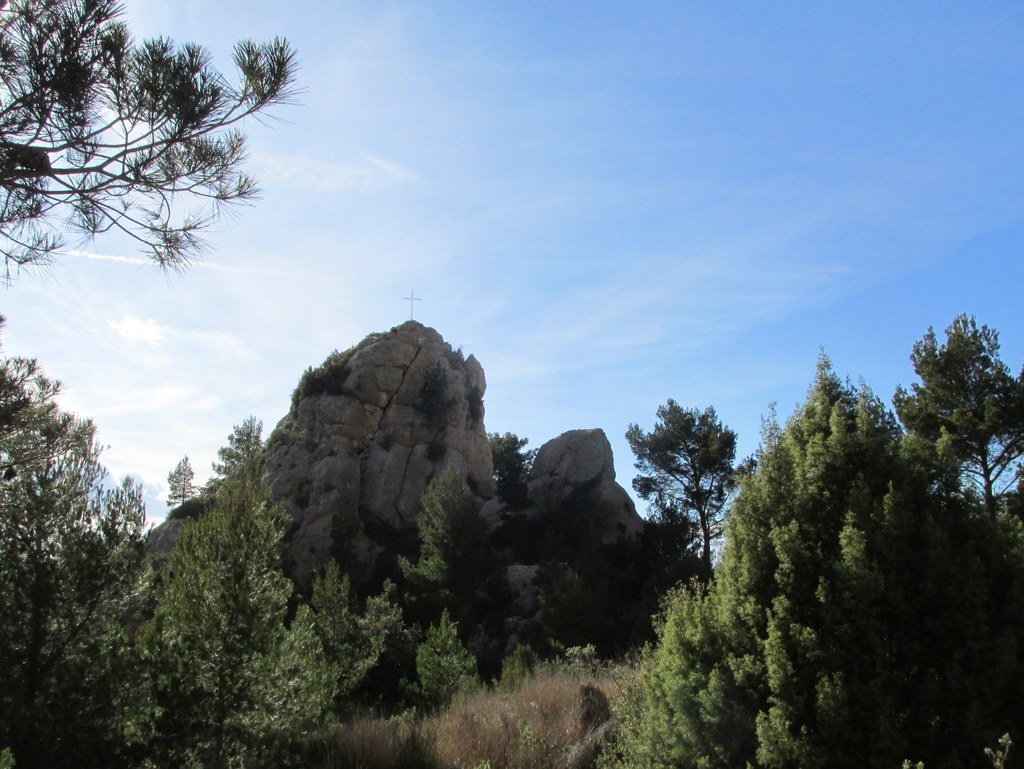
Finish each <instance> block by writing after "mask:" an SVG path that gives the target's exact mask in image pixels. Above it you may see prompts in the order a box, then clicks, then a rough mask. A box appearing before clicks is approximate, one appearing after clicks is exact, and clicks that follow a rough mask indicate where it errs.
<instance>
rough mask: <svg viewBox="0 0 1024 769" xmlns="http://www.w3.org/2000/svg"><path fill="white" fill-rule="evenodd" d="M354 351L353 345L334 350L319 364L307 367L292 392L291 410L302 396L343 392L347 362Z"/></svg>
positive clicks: (296, 405) (347, 369)
mask: <svg viewBox="0 0 1024 769" xmlns="http://www.w3.org/2000/svg"><path fill="white" fill-rule="evenodd" d="M354 352H355V348H354V347H350V348H349V349H347V350H345V351H343V352H339V351H338V350H335V351H334V352H332V353H331V354H330V355H328V356H327V358H326V359H325V360H324V362H323V363H321V364H320V365H319V366H317V367H315V368H313V367H310V368H307V369H306V370H305V371H304V372H303V373H302V377H301V378H300V379H299V384H298V386H297V387H296V388H295V391H294V392H293V393H292V410H293V411H294V410H295V409H296V408H298V406H299V401H301V400H302V399H303V398H309V397H312V396H314V395H342V394H344V392H345V380H346V379H348V375H349V368H348V362H349V360H350V359H351V358H352V354H353V353H354Z"/></svg>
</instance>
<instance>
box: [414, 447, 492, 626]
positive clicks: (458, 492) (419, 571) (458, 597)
mask: <svg viewBox="0 0 1024 769" xmlns="http://www.w3.org/2000/svg"><path fill="white" fill-rule="evenodd" d="M417 525H418V527H419V535H420V553H419V558H418V559H417V560H416V562H415V563H410V562H409V561H407V560H406V559H404V558H403V559H401V561H400V563H401V568H402V571H403V573H404V575H405V577H406V578H407V579H408V580H409V581H410V582H411V583H412V585H413V586H414V588H415V589H416V591H417V594H418V597H419V598H420V599H422V601H423V602H425V603H426V604H437V605H438V606H439V607H440V606H443V607H446V608H451V609H455V608H457V607H464V605H465V603H466V601H467V600H468V599H469V598H470V597H471V596H472V595H473V593H474V592H475V591H476V590H477V589H478V588H479V587H480V584H481V575H482V572H483V567H484V557H485V553H484V533H485V530H484V523H483V521H482V520H481V518H480V514H479V512H478V511H477V508H476V505H475V504H474V503H473V499H472V497H471V496H470V494H469V487H468V486H467V485H466V481H465V479H464V478H463V477H462V475H461V474H460V473H459V471H458V470H457V469H455V467H452V466H450V467H448V468H447V469H446V470H445V471H444V472H442V473H441V474H440V475H438V476H437V477H435V478H434V479H433V480H432V481H431V482H430V485H429V486H428V487H427V490H426V492H425V493H424V494H423V510H422V512H421V513H420V516H419V519H418V521H417ZM433 616H435V617H436V616H437V615H436V614H433Z"/></svg>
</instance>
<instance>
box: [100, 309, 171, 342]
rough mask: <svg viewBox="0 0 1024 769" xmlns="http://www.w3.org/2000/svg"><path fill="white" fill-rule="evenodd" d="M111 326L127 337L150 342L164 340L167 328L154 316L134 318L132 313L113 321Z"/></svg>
mask: <svg viewBox="0 0 1024 769" xmlns="http://www.w3.org/2000/svg"><path fill="white" fill-rule="evenodd" d="M110 327H111V328H112V329H114V331H116V332H117V333H118V335H120V336H121V337H123V338H125V339H130V340H132V341H136V342H147V343H148V344H159V343H160V342H162V341H164V339H165V338H166V333H165V332H166V330H167V329H166V327H165V326H161V325H160V324H159V323H157V322H156V321H155V320H153V319H152V318H133V317H132V316H131V315H125V316H124V317H123V318H121V320H118V321H111V322H110Z"/></svg>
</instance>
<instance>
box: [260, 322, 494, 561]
mask: <svg viewBox="0 0 1024 769" xmlns="http://www.w3.org/2000/svg"><path fill="white" fill-rule="evenodd" d="M485 389H486V382H485V379H484V372H483V369H482V368H481V367H480V364H479V363H478V362H477V360H476V359H475V358H474V357H473V356H472V355H470V356H469V357H468V358H467V357H464V356H463V355H462V353H461V351H453V350H452V348H451V345H449V344H447V343H446V342H445V341H444V339H442V338H441V335H440V334H438V333H437V332H436V331H435V330H434V329H431V328H427V327H425V326H423V325H421V324H419V323H416V322H414V321H409V322H407V323H404V324H402V325H401V326H398V327H397V328H394V329H392V330H391V331H390V332H388V333H385V334H373V335H371V336H369V337H367V338H366V339H364V340H363V341H362V342H361V343H360V344H358V345H357V346H356V347H354V348H352V349H350V350H348V351H346V352H343V353H333V354H332V355H331V356H329V357H328V358H327V360H325V361H324V363H323V365H321V366H320V367H318V368H315V369H310V370H308V371H307V372H306V373H305V374H304V375H303V377H302V380H301V381H300V382H299V386H298V387H297V388H296V391H295V395H294V397H293V401H292V408H291V410H290V411H289V413H288V414H287V415H286V416H285V417H284V419H282V420H281V421H280V423H279V424H278V425H277V428H276V429H275V430H274V432H273V434H272V435H271V437H270V439H269V441H268V448H267V462H266V466H267V472H268V476H269V479H270V484H271V490H272V492H273V494H274V498H275V499H276V500H277V501H278V502H279V503H280V504H281V505H282V506H283V507H285V508H286V509H287V510H288V511H289V512H290V513H291V514H292V517H293V520H294V526H293V533H292V536H291V543H290V546H289V550H288V555H289V560H290V565H291V567H292V571H293V574H294V575H295V576H297V577H298V578H300V579H304V578H305V577H307V576H308V575H309V574H311V573H312V572H315V571H316V570H318V569H319V568H320V567H322V566H323V565H324V564H325V563H326V562H327V560H328V559H329V558H330V557H331V555H332V550H335V551H336V549H337V547H338V546H339V545H340V546H343V547H344V548H345V549H346V551H347V552H348V553H349V555H350V556H351V557H352V558H354V561H355V564H354V565H359V566H361V567H362V569H361V570H366V569H372V568H373V567H374V564H375V562H376V561H377V559H378V558H379V557H380V556H381V554H382V553H384V552H386V551H388V550H389V549H392V548H393V545H394V544H395V543H398V542H401V541H402V540H403V539H407V538H408V537H409V536H410V535H412V536H414V535H415V530H416V518H417V516H418V514H419V510H420V498H421V497H422V495H423V492H424V491H425V490H426V488H427V484H428V483H429V482H430V480H431V479H432V478H433V477H434V475H436V474H437V473H438V472H440V471H441V470H443V469H444V468H446V467H448V466H449V465H454V466H456V467H457V468H458V469H459V470H460V472H462V473H463V474H464V476H465V477H466V479H467V482H468V484H469V487H470V489H471V490H472V491H473V493H474V494H475V496H476V498H477V500H478V502H479V503H481V504H482V503H483V501H484V500H486V499H488V498H490V497H492V496H493V495H494V482H493V480H492V478H491V474H492V468H491V452H490V447H489V445H488V443H487V435H486V433H485V431H484V422H483V416H484V409H483V395H484V391H485ZM339 531H344V538H345V540H346V541H345V542H336V541H335V539H336V536H335V535H336V534H338V532H339ZM332 544H333V547H332ZM357 568H358V567H357Z"/></svg>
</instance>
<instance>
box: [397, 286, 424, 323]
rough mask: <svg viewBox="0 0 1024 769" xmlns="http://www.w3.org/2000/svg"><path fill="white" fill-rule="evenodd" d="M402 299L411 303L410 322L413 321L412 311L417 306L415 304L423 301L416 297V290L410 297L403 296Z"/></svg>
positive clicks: (410, 293) (411, 292)
mask: <svg viewBox="0 0 1024 769" xmlns="http://www.w3.org/2000/svg"><path fill="white" fill-rule="evenodd" d="M402 299H404V300H405V301H407V302H408V303H409V320H412V310H413V307H415V306H416V305H415V304H413V302H422V301H423V300H422V299H421V298H420V297H418V296H416V289H413V290H412V291H410V292H409V296H403V297H402Z"/></svg>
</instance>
